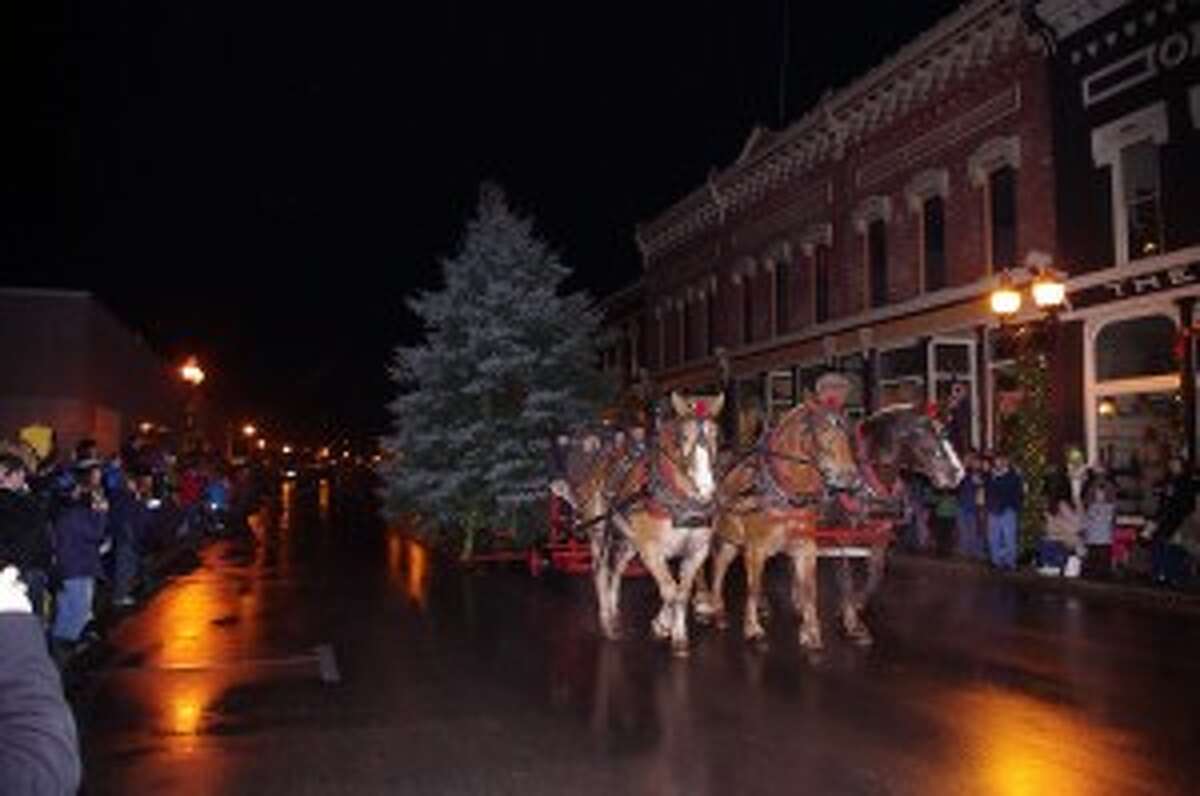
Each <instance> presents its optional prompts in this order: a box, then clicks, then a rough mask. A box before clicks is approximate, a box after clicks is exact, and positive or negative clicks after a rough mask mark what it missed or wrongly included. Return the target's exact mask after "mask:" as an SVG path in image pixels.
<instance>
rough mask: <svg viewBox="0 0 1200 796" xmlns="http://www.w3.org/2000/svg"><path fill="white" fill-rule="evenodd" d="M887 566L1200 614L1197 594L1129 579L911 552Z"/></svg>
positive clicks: (898, 555)
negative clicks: (999, 566) (1006, 568)
mask: <svg viewBox="0 0 1200 796" xmlns="http://www.w3.org/2000/svg"><path fill="white" fill-rule="evenodd" d="M888 566H889V567H890V568H893V569H895V570H897V571H901V572H911V573H924V574H938V575H948V576H951V577H959V578H973V579H976V580H991V581H997V582H1007V583H1011V584H1013V585H1015V586H1021V587H1027V588H1033V589H1039V590H1041V591H1049V592H1059V593H1061V594H1071V595H1075V596H1078V597H1083V598H1086V599H1090V600H1095V601H1097V602H1109V603H1124V604H1136V605H1139V606H1144V607H1149V608H1157V609H1160V610H1165V611H1174V612H1179V613H1187V614H1194V615H1197V616H1200V595H1197V594H1190V593H1185V592H1180V591H1176V590H1173V589H1166V588H1164V589H1156V588H1154V587H1151V586H1143V585H1140V584H1132V583H1119V582H1118V583H1105V582H1100V581H1094V580H1085V579H1083V578H1063V577H1047V576H1045V575H1038V574H1037V573H1036V572H1032V571H1029V570H1018V571H1016V572H998V571H995V570H992V569H989V568H988V567H987V566H986V565H983V564H978V563H974V562H971V561H964V560H962V559H943V558H930V557H928V556H921V555H915V554H913V553H896V552H894V553H892V554H890V555H889V556H888Z"/></svg>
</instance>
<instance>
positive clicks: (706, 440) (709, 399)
mask: <svg viewBox="0 0 1200 796" xmlns="http://www.w3.org/2000/svg"><path fill="white" fill-rule="evenodd" d="M724 405H725V396H724V395H715V396H704V395H698V396H687V397H685V396H682V395H680V394H679V393H671V407H672V408H673V409H674V410H675V418H674V419H673V420H671V421H669V422H668V423H667V425H666V426H665V427H664V431H666V432H667V434H666V439H665V442H666V443H667V444H668V445H670V446H672V447H674V448H675V450H676V451H677V453H678V464H679V466H680V467H681V469H682V470H683V473H684V474H685V475H686V476H687V478H688V480H689V481H690V482H691V486H692V489H693V490H694V492H695V496H696V497H698V498H700V499H701V500H704V501H708V500H712V498H713V494H714V493H715V492H716V486H717V479H716V474H715V473H716V462H717V447H718V427H717V421H716V418H717V415H719V414H720V413H721V408H722V407H723V406H724Z"/></svg>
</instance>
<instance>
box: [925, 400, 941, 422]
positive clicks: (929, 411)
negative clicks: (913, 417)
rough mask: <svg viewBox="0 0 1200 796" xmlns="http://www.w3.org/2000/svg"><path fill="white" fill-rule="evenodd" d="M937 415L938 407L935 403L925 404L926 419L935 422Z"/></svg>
mask: <svg viewBox="0 0 1200 796" xmlns="http://www.w3.org/2000/svg"><path fill="white" fill-rule="evenodd" d="M939 414H940V413H939V411H938V405H937V404H936V403H935V402H933V401H930V402H929V403H927V404H925V415H926V417H928V418H930V419H931V420H937V419H938V415H939Z"/></svg>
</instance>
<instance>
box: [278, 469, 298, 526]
mask: <svg viewBox="0 0 1200 796" xmlns="http://www.w3.org/2000/svg"><path fill="white" fill-rule="evenodd" d="M295 496H296V485H295V484H294V483H293V482H291V481H284V482H283V486H282V487H281V488H280V491H279V523H278V524H279V530H281V531H286V530H290V529H291V527H292V511H293V509H294V505H293V504H294V502H295V501H294V499H295Z"/></svg>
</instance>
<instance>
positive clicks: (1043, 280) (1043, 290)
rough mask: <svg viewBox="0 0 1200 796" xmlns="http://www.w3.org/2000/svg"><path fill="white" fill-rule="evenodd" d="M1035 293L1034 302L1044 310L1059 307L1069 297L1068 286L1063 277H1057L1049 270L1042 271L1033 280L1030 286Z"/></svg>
mask: <svg viewBox="0 0 1200 796" xmlns="http://www.w3.org/2000/svg"><path fill="white" fill-rule="evenodd" d="M1030 292H1031V293H1033V303H1034V304H1036V305H1038V307H1039V308H1040V309H1043V310H1054V309H1058V308H1059V307H1061V306H1062V305H1063V302H1065V301H1066V299H1067V286H1066V284H1065V283H1064V282H1063V281H1062V280H1061V279H1055V278H1054V276H1053V275H1052V274H1051V273H1050V272H1049V271H1042V272H1041V273H1040V274H1038V275H1037V277H1035V278H1034V280H1033V286H1032V287H1031V288H1030Z"/></svg>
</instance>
